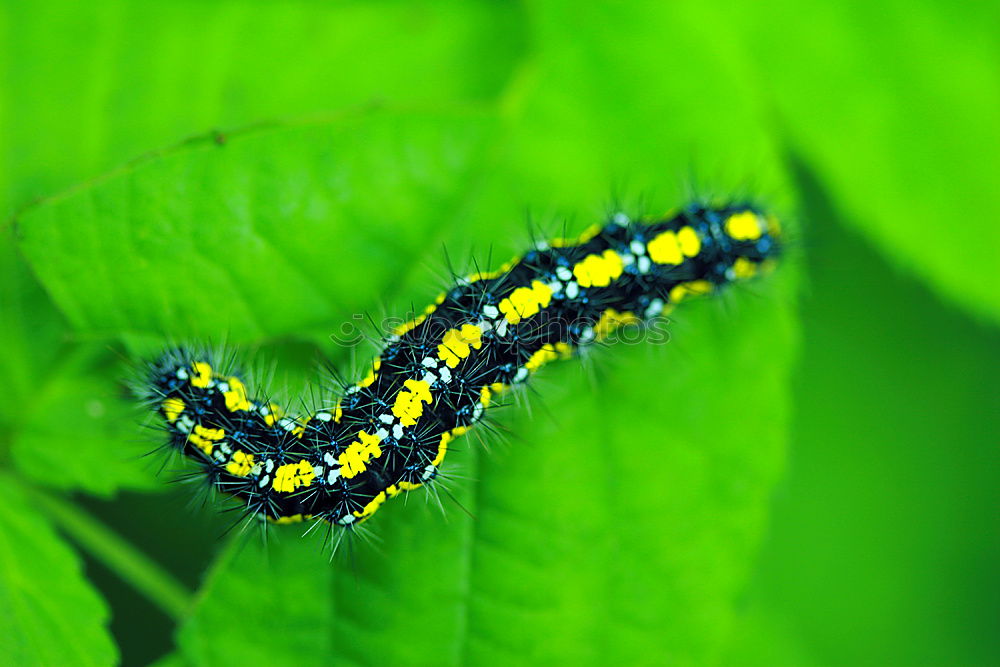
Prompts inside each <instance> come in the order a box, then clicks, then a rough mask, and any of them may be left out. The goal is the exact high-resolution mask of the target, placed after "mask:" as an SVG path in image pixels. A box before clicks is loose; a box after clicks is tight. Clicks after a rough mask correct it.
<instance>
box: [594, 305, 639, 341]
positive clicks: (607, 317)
mask: <svg viewBox="0 0 1000 667" xmlns="http://www.w3.org/2000/svg"><path fill="white" fill-rule="evenodd" d="M641 321H642V320H640V319H639V318H638V317H637V316H636V314H635V313H632V312H629V311H625V312H624V313H619V312H618V311H617V310H615V309H614V308H608V309H607V310H605V311H604V312H603V313H601V319H599V320H597V324H595V325H594V334H595V336H596V337H597V340H601V339H603V338H607V337H608V335H610V334H611V332H612V331H614V330H615V329H617V328H618V327H622V326H627V325H629V324H639V323H640V322H641Z"/></svg>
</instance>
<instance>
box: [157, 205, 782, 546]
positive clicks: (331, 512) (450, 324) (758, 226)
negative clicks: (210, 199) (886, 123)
mask: <svg viewBox="0 0 1000 667" xmlns="http://www.w3.org/2000/svg"><path fill="white" fill-rule="evenodd" d="M779 252H780V231H779V228H778V224H777V221H776V220H775V219H774V218H773V217H772V216H768V215H765V214H764V213H763V212H761V211H760V210H758V209H757V208H755V207H753V206H751V205H748V204H730V205H726V206H719V207H706V206H701V205H692V206H689V207H688V208H686V209H684V210H682V211H681V212H678V213H676V214H673V215H670V216H668V217H666V218H663V219H659V220H655V221H635V220H632V219H630V218H628V217H627V216H625V215H624V214H620V213H619V214H616V215H613V216H611V218H610V219H609V220H608V221H607V222H606V223H605V224H603V225H598V226H594V227H593V228H591V229H590V230H588V231H587V232H586V233H584V234H583V235H582V236H581V237H579V238H578V239H572V240H566V239H557V240H553V241H550V242H546V243H539V244H536V246H535V247H534V248H532V249H531V250H529V251H528V252H527V253H525V254H524V256H522V257H520V258H519V259H517V260H515V261H513V262H511V263H509V264H507V265H505V266H504V267H502V268H501V269H500V270H498V271H495V272H493V273H484V274H477V275H473V276H469V277H468V278H465V279H461V280H459V281H458V282H457V284H455V285H454V286H452V287H451V288H450V289H449V290H448V291H447V292H445V293H444V294H442V295H441V296H440V297H439V298H438V299H437V301H436V303H435V304H434V305H432V306H429V307H428V308H427V309H426V312H425V313H424V314H422V315H420V316H419V317H417V318H416V319H414V320H412V321H410V322H408V323H406V324H405V325H403V326H402V327H399V328H398V329H397V330H396V331H395V332H394V333H393V335H391V336H390V337H389V338H388V339H387V341H386V344H385V347H384V348H383V350H382V352H381V354H380V356H379V357H378V359H376V360H375V361H374V363H373V366H372V371H371V372H370V373H369V375H368V377H366V378H365V379H364V380H362V381H361V382H359V383H358V384H357V385H355V386H353V387H351V388H350V389H348V390H347V392H346V393H345V395H344V396H343V397H342V398H341V399H340V400H339V401H338V402H337V403H336V407H334V408H332V409H326V410H318V411H316V412H313V413H312V414H310V415H308V416H305V417H298V416H293V415H286V414H284V412H283V411H282V409H281V408H279V407H278V406H276V405H274V404H271V403H269V402H266V401H262V400H258V399H257V398H255V397H254V396H253V395H252V394H251V393H249V392H248V390H247V388H246V386H245V385H244V383H243V382H242V381H241V380H240V378H239V377H237V376H235V375H227V374H225V373H223V372H220V370H219V369H217V368H215V367H213V360H212V359H211V358H208V357H206V356H204V355H197V354H195V353H192V352H188V351H184V350H174V351H171V352H168V353H167V354H165V355H164V356H163V357H162V358H161V359H160V360H159V361H158V362H156V363H155V364H153V365H152V369H151V372H150V375H149V377H148V380H147V382H148V384H147V392H146V393H147V395H148V397H150V398H151V400H152V401H153V402H154V404H155V406H156V408H157V409H158V411H159V413H160V415H161V416H162V418H163V419H164V420H165V423H166V428H167V430H168V432H169V433H170V437H171V443H172V445H173V447H175V448H177V449H178V450H180V451H182V452H183V453H184V454H185V455H187V456H189V457H191V458H193V459H195V460H196V461H198V462H199V463H200V464H201V466H202V467H203V469H204V472H205V473H206V474H207V475H208V477H209V479H210V480H211V483H212V484H213V485H214V486H215V487H216V488H218V489H219V490H220V491H222V492H224V493H226V494H229V495H232V496H235V497H237V498H240V499H241V500H242V501H243V502H244V503H245V505H246V508H247V511H248V512H251V513H253V514H256V515H260V516H263V517H266V518H267V519H270V520H273V521H277V522H291V521H300V520H306V519H313V520H322V521H327V522H330V523H332V524H334V525H339V526H345V527H351V526H353V525H356V524H357V523H359V522H361V521H364V520H366V519H368V518H369V517H371V516H372V515H373V514H374V513H375V512H376V510H378V508H379V507H380V506H381V505H382V504H383V503H384V502H385V501H386V500H388V499H389V498H392V497H394V496H397V495H399V494H401V493H404V492H407V491H411V490H413V489H415V488H417V487H419V486H421V485H424V484H428V483H429V482H431V481H433V480H434V479H435V477H436V476H437V474H438V471H439V468H440V466H441V463H442V461H443V459H444V457H445V454H446V453H447V451H448V447H449V443H450V442H451V441H452V440H453V439H454V438H456V437H458V436H460V435H462V434H464V433H465V432H466V431H467V430H468V429H469V428H470V427H472V426H473V425H474V424H476V422H477V421H478V420H480V419H481V418H482V415H483V412H484V411H485V410H487V409H488V408H489V407H490V404H491V402H493V401H494V400H495V397H496V394H497V393H499V392H502V391H504V390H505V389H507V388H509V387H511V386H512V385H516V384H518V383H522V382H524V381H526V380H527V379H528V378H529V377H530V375H531V374H532V373H533V372H535V371H536V370H537V369H538V368H539V367H541V366H542V365H544V364H546V363H547V362H549V361H552V360H555V359H559V358H566V357H570V356H572V355H573V354H574V352H575V351H576V350H577V349H578V348H580V347H583V346H586V345H590V344H592V343H594V342H596V341H599V340H601V339H602V338H605V337H606V336H607V335H608V334H609V333H610V332H611V331H613V330H614V329H615V328H616V327H619V326H621V325H623V324H628V323H637V322H641V321H644V320H648V319H650V318H655V317H658V316H660V315H661V314H664V313H667V312H669V311H670V310H671V309H672V308H673V307H674V306H676V305H677V304H678V303H680V302H681V301H683V300H684V299H686V298H688V297H691V296H694V295H701V294H709V293H712V292H714V291H716V290H718V289H719V288H721V287H723V286H725V285H727V284H728V283H731V282H733V281H738V280H744V279H749V278H752V277H753V276H755V275H756V274H759V273H761V272H762V271H764V270H767V269H768V268H769V267H770V265H771V264H773V262H774V259H775V258H776V257H777V256H778V254H779Z"/></svg>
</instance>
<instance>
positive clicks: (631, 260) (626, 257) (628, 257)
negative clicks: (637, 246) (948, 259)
mask: <svg viewBox="0 0 1000 667" xmlns="http://www.w3.org/2000/svg"><path fill="white" fill-rule="evenodd" d="M632 264H635V255H633V254H632V253H630V252H625V253H622V266H631V265H632Z"/></svg>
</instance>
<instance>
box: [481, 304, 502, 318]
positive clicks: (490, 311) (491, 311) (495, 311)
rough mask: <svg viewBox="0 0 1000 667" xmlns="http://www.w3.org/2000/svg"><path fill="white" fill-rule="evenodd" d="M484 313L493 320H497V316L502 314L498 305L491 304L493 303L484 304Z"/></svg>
mask: <svg viewBox="0 0 1000 667" xmlns="http://www.w3.org/2000/svg"><path fill="white" fill-rule="evenodd" d="M483 315H485V316H486V317H488V318H490V319H491V320H495V319H496V318H497V316H498V315H500V309H499V308H497V307H496V306H491V305H486V306H483Z"/></svg>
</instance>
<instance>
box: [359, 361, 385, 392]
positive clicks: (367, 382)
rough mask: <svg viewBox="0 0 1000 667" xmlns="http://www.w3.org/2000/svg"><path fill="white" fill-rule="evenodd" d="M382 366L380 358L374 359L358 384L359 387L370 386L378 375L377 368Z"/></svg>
mask: <svg viewBox="0 0 1000 667" xmlns="http://www.w3.org/2000/svg"><path fill="white" fill-rule="evenodd" d="M381 367H382V360H381V359H376V360H375V361H373V362H372V369H371V370H370V371H368V375H367V376H365V379H364V380H362V381H361V382H360V383H359V384H358V386H359V387H370V386H371V385H372V384H373V383H374V382H375V378H377V377H378V369H379V368H381Z"/></svg>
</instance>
